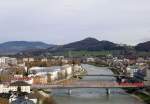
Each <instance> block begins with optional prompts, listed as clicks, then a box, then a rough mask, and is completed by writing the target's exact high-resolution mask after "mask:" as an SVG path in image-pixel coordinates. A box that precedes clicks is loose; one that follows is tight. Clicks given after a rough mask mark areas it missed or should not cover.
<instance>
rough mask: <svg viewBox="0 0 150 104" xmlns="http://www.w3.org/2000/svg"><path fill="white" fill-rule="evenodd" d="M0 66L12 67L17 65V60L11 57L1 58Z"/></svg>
mask: <svg viewBox="0 0 150 104" xmlns="http://www.w3.org/2000/svg"><path fill="white" fill-rule="evenodd" d="M0 64H1V65H3V64H6V65H8V64H11V65H17V59H16V58H11V57H0Z"/></svg>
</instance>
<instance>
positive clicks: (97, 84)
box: [31, 80, 145, 94]
mask: <svg viewBox="0 0 150 104" xmlns="http://www.w3.org/2000/svg"><path fill="white" fill-rule="evenodd" d="M143 87H145V86H144V83H117V82H110V81H91V80H90V81H72V82H69V83H68V82H67V83H60V84H44V85H43V84H34V85H32V86H31V88H32V89H68V93H69V94H71V89H76V88H105V89H106V93H107V94H110V88H143Z"/></svg>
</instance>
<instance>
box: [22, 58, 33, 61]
mask: <svg viewBox="0 0 150 104" xmlns="http://www.w3.org/2000/svg"><path fill="white" fill-rule="evenodd" d="M33 61H34V58H31V57H29V58H23V62H33Z"/></svg>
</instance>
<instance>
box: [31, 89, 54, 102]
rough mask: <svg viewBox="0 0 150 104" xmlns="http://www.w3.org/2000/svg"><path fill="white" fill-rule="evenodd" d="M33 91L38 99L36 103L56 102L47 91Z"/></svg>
mask: <svg viewBox="0 0 150 104" xmlns="http://www.w3.org/2000/svg"><path fill="white" fill-rule="evenodd" d="M33 93H34V95H35V96H36V98H37V99H38V103H37V104H56V102H55V101H54V100H53V98H52V96H51V95H50V94H49V93H46V91H43V90H34V91H33Z"/></svg>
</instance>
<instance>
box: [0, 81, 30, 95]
mask: <svg viewBox="0 0 150 104" xmlns="http://www.w3.org/2000/svg"><path fill="white" fill-rule="evenodd" d="M18 87H20V88H21V92H27V93H30V85H29V84H27V83H26V82H23V81H16V82H14V83H11V84H10V85H6V84H2V83H1V84H0V93H9V91H13V92H15V91H17V90H18Z"/></svg>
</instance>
